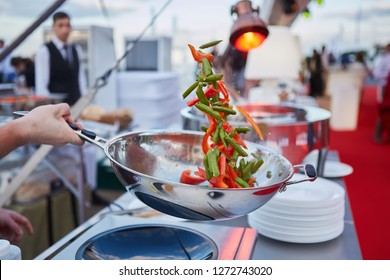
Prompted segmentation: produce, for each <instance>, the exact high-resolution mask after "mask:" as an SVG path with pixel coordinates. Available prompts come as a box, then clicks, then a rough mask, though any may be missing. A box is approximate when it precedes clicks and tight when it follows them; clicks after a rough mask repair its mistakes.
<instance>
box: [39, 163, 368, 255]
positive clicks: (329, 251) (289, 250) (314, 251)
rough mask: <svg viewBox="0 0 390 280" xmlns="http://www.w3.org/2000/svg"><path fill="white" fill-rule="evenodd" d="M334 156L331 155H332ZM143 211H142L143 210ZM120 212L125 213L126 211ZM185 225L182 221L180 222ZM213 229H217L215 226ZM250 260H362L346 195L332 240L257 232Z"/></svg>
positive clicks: (70, 239)
mask: <svg viewBox="0 0 390 280" xmlns="http://www.w3.org/2000/svg"><path fill="white" fill-rule="evenodd" d="M333 158H334V157H333ZM332 181H333V182H336V183H338V184H339V185H341V186H342V187H344V188H345V185H344V180H343V179H342V178H337V179H332ZM134 199H135V198H134V197H133V196H132V195H131V194H130V193H124V194H123V195H122V196H120V197H119V198H118V199H117V200H116V201H114V202H113V204H112V205H110V207H107V208H105V209H103V210H102V211H100V212H99V213H97V214H96V215H95V216H93V217H92V218H91V219H89V220H87V221H86V222H84V223H83V224H81V225H80V226H79V227H77V228H76V229H75V230H73V231H72V232H70V233H69V234H68V235H66V236H65V237H64V238H62V239H61V240H59V241H58V242H57V243H55V244H54V245H53V246H51V247H49V248H48V249H47V250H45V251H44V252H42V253H41V254H40V255H39V256H37V257H36V259H52V258H55V256H56V255H58V254H59V253H60V252H61V251H63V250H65V249H66V248H67V247H69V246H71V245H72V243H74V242H76V241H77V239H78V238H80V236H82V234H83V233H84V232H86V231H87V230H88V229H90V228H91V227H92V226H94V225H95V224H96V223H98V222H99V221H100V220H101V218H102V217H104V216H106V215H111V214H119V215H120V214H121V212H123V211H116V210H119V208H118V206H120V207H122V208H124V209H128V206H129V205H130V203H131V202H132V201H134ZM143 211H146V212H144V213H143ZM124 212H125V213H123V214H128V213H126V211H124ZM132 213H133V214H134V213H135V215H134V216H135V217H138V218H139V217H141V218H144V219H148V218H149V217H153V218H157V219H159V220H161V221H164V222H165V223H169V221H172V222H173V223H176V224H177V222H180V220H181V219H178V218H175V217H170V216H167V215H165V214H159V213H157V212H156V211H154V210H152V209H151V208H144V209H135V210H133V211H132ZM207 224H208V225H209V226H215V227H216V228H217V227H218V226H223V227H243V228H247V227H249V225H248V222H247V217H246V216H243V217H240V218H236V219H231V220H225V221H213V222H207ZM183 225H185V223H183ZM216 230H217V229H216ZM251 259H253V260H303V259H309V260H359V259H362V255H361V251H360V246H359V242H358V238H357V233H356V229H355V225H354V222H353V216H352V213H351V208H350V204H349V199H348V194H347V192H346V196H345V216H344V231H343V233H342V234H341V235H340V236H338V237H337V238H335V239H332V240H329V241H325V242H320V243H305V244H299V243H290V242H283V241H278V240H274V239H271V238H268V237H265V236H262V235H260V234H257V238H256V240H255V243H254V246H253V252H252V255H251Z"/></svg>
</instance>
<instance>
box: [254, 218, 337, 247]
mask: <svg viewBox="0 0 390 280" xmlns="http://www.w3.org/2000/svg"><path fill="white" fill-rule="evenodd" d="M248 224H249V225H250V226H251V227H252V228H255V229H257V232H258V233H259V234H261V235H263V236H266V237H269V238H271V239H275V240H279V241H285V242H292V243H318V242H324V241H329V240H332V239H334V238H336V237H338V236H339V235H340V234H342V233H343V231H344V223H342V224H340V225H338V226H336V227H335V228H334V230H332V231H331V232H328V233H325V234H323V233H321V234H317V235H315V234H313V235H306V236H304V235H296V234H291V233H283V232H278V231H275V230H272V229H269V228H267V227H259V225H258V224H257V223H256V222H254V221H253V220H252V219H251V218H250V217H248Z"/></svg>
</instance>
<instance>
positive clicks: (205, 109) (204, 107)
mask: <svg viewBox="0 0 390 280" xmlns="http://www.w3.org/2000/svg"><path fill="white" fill-rule="evenodd" d="M195 107H196V108H198V109H199V110H201V111H203V112H205V113H206V114H209V115H210V116H212V117H213V118H215V119H217V120H219V121H220V120H222V117H221V115H220V114H219V113H218V112H216V111H214V110H213V109H211V108H210V107H209V106H207V105H205V104H203V103H197V104H195Z"/></svg>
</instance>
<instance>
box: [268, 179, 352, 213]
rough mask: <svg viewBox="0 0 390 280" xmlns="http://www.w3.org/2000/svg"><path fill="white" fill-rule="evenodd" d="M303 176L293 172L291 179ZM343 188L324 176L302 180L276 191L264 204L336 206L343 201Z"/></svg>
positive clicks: (272, 205)
mask: <svg viewBox="0 0 390 280" xmlns="http://www.w3.org/2000/svg"><path fill="white" fill-rule="evenodd" d="M303 178H305V176H304V175H302V174H294V176H293V177H292V179H291V181H294V180H300V179H303ZM344 197H345V190H344V189H343V187H341V186H340V185H339V184H337V183H335V182H332V181H330V180H327V179H324V178H317V179H316V180H315V181H314V182H303V183H297V184H294V185H290V186H288V187H287V190H286V191H284V192H281V193H277V194H276V195H275V196H274V197H273V198H272V199H271V200H270V201H269V202H268V203H267V204H265V205H264V206H271V207H277V206H278V207H280V206H283V205H281V203H284V204H285V205H286V206H287V205H288V206H297V207H299V208H314V209H318V208H324V207H331V206H336V205H338V204H339V203H340V201H344ZM274 204H275V205H274Z"/></svg>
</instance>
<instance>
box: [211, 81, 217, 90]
mask: <svg viewBox="0 0 390 280" xmlns="http://www.w3.org/2000/svg"><path fill="white" fill-rule="evenodd" d="M211 83H212V85H213V88H214V89H218V84H217V81H213V82H211Z"/></svg>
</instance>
